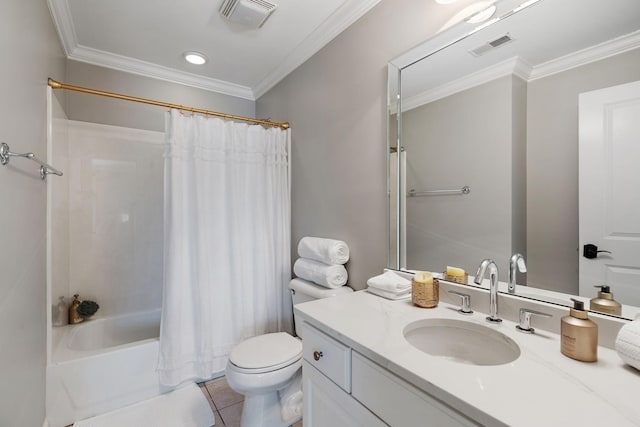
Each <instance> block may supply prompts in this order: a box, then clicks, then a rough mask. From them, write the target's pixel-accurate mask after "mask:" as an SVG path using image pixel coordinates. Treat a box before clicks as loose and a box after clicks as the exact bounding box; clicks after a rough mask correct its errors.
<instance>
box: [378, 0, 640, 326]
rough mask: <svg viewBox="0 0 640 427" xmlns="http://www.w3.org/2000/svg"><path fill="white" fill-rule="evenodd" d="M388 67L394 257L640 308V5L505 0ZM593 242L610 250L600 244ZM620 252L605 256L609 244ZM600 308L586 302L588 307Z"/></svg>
mask: <svg viewBox="0 0 640 427" xmlns="http://www.w3.org/2000/svg"><path fill="white" fill-rule="evenodd" d="M485 3H486V4H487V6H495V10H493V11H492V12H493V14H490V13H489V12H491V11H488V13H487V15H488V16H489V17H488V18H487V20H485V21H483V22H475V23H474V22H469V21H468V20H464V21H462V22H461V23H459V24H457V25H455V26H453V27H451V28H450V29H448V30H446V31H443V32H441V33H439V34H438V35H436V36H435V37H434V38H432V39H430V40H427V41H426V42H425V43H423V44H422V45H420V46H418V47H416V48H414V49H412V50H411V51H409V52H407V53H405V54H403V55H401V56H400V57H398V58H395V59H394V60H392V61H390V64H389V97H388V98H389V103H388V104H389V106H388V111H389V120H388V123H389V126H388V130H389V138H388V140H389V155H388V159H389V162H388V168H387V169H388V176H389V179H388V182H389V192H388V196H389V262H388V266H389V267H390V268H394V269H398V270H430V271H443V270H444V269H445V268H446V266H447V265H452V266H457V267H460V268H464V269H465V270H466V271H467V272H469V273H470V274H474V273H475V270H476V268H477V266H478V264H479V263H480V261H481V260H482V259H484V258H492V259H493V260H494V261H495V262H496V263H497V264H498V266H499V271H500V280H501V281H505V282H506V281H507V277H508V266H509V260H510V258H511V256H512V255H513V254H514V253H521V254H523V255H524V256H525V259H526V264H527V273H526V274H519V275H518V278H517V282H518V285H519V286H517V287H516V288H517V293H518V294H520V295H522V296H525V297H532V298H537V299H543V300H547V301H549V302H554V303H566V304H568V303H569V300H568V298H569V296H571V295H579V296H581V297H584V298H587V299H589V298H592V297H595V296H596V294H597V289H596V288H594V286H599V285H607V286H610V288H611V291H612V293H613V294H614V297H615V299H616V300H618V301H619V302H621V303H622V304H623V312H622V313H621V315H622V316H623V317H627V318H634V317H635V315H636V312H638V311H640V310H638V309H635V307H640V196H638V190H637V189H638V188H640V174H638V173H637V172H636V169H637V165H638V164H640V144H638V141H640V120H638V118H639V117H640V83H638V82H639V81H640V2H638V1H637V0H610V1H606V2H603V1H601V0H538V1H527V2H524V3H523V1H522V0H520V1H511V0H503V1H498V2H495V3H492V2H485ZM589 245H593V246H596V247H597V250H596V251H595V252H594V248H593V246H589ZM604 251H607V252H604ZM587 306H588V305H587Z"/></svg>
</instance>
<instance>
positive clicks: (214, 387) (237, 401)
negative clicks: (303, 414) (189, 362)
mask: <svg viewBox="0 0 640 427" xmlns="http://www.w3.org/2000/svg"><path fill="white" fill-rule="evenodd" d="M198 385H199V386H200V389H201V390H202V392H203V393H204V395H205V397H206V398H207V400H208V401H209V405H211V409H212V410H213V414H214V416H215V418H216V427H240V415H241V414H242V403H243V402H244V396H243V395H241V394H238V393H236V392H235V391H233V390H231V388H230V387H229V385H228V384H227V380H226V379H225V378H224V377H221V378H216V379H214V380H211V381H207V382H204V383H199V384H198ZM293 427H302V421H300V422H297V423H296V424H295V425H294V426H293Z"/></svg>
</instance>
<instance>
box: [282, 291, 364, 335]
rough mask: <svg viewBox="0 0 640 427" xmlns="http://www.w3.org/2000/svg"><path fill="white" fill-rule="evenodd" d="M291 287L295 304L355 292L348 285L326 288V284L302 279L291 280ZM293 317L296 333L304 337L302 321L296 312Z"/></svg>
mask: <svg viewBox="0 0 640 427" xmlns="http://www.w3.org/2000/svg"><path fill="white" fill-rule="evenodd" d="M289 289H290V290H291V299H292V300H293V305H296V304H300V303H303V302H307V301H314V300H317V299H321V298H331V297H335V296H338V295H345V294H350V293H352V292H353V289H351V288H350V287H348V286H341V287H339V288H325V287H324V286H320V285H316V284H314V283H311V282H307V281H306V280H301V279H293V280H291V282H289ZM293 318H294V322H295V326H296V335H298V336H299V337H300V338H302V323H301V322H299V321H298V319H297V318H296V316H295V314H294V316H293Z"/></svg>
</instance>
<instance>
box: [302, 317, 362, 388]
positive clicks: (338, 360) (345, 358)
mask: <svg viewBox="0 0 640 427" xmlns="http://www.w3.org/2000/svg"><path fill="white" fill-rule="evenodd" d="M302 329H303V332H302V336H303V339H302V355H303V357H304V360H306V361H307V362H309V364H310V365H311V366H313V367H315V368H316V369H318V370H319V371H320V372H322V373H323V374H324V375H326V376H327V377H328V378H329V379H330V380H331V381H333V382H334V383H336V384H337V385H338V386H339V387H340V388H342V389H343V390H344V391H346V392H347V393H350V392H351V349H350V348H349V347H347V346H346V345H344V344H342V343H341V342H338V341H336V340H335V339H333V338H331V337H330V336H329V335H327V334H325V333H324V332H321V331H319V330H318V329H316V328H314V327H313V326H311V325H309V324H308V323H307V322H304V323H303V325H302Z"/></svg>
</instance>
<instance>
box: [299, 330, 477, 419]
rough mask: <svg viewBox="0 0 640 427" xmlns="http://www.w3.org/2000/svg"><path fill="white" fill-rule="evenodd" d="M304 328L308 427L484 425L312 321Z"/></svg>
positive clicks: (305, 399)
mask: <svg viewBox="0 0 640 427" xmlns="http://www.w3.org/2000/svg"><path fill="white" fill-rule="evenodd" d="M303 328H304V330H303V335H304V339H303V354H304V356H303V357H304V362H303V365H302V377H303V395H304V413H303V420H304V425H305V427H333V426H341V427H343V426H344V427H348V426H367V427H368V426H384V425H390V426H394V427H395V426H398V427H402V426H437V427H454V426H455V427H459V426H476V425H478V424H476V423H474V422H473V421H472V420H470V419H468V418H466V417H465V416H463V415H462V414H460V413H458V412H457V411H455V410H454V409H452V408H450V407H449V406H447V405H445V404H443V403H441V402H440V401H438V400H436V399H434V398H433V397H431V396H429V395H428V394H427V393H425V392H423V391H422V390H420V389H418V388H416V387H414V386H413V385H411V384H409V383H408V382H406V381H405V380H403V379H401V378H399V377H397V376H396V375H394V374H392V373H391V372H389V371H387V370H386V369H384V368H382V367H381V366H379V365H378V364H376V363H374V362H372V361H371V360H369V359H367V358H366V357H364V356H362V355H361V354H359V353H358V352H357V351H355V350H353V349H351V348H349V347H348V346H346V345H344V344H343V343H341V342H339V341H337V340H335V339H334V338H332V337H330V336H329V335H327V334H325V333H324V332H322V331H320V330H319V329H317V328H315V327H313V326H311V325H309V324H308V323H307V322H305V323H304V326H303Z"/></svg>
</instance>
